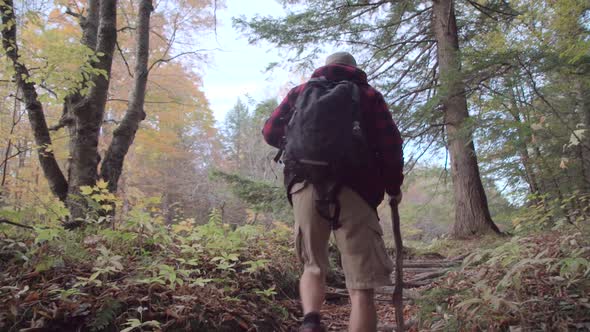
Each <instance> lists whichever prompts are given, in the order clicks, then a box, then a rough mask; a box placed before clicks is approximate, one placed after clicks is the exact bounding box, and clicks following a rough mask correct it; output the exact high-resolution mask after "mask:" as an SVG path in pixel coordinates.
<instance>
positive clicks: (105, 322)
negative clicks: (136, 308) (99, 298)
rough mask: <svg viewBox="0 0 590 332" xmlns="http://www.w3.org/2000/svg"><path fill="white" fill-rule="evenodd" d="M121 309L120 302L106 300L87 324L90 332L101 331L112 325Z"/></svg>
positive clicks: (110, 299)
mask: <svg viewBox="0 0 590 332" xmlns="http://www.w3.org/2000/svg"><path fill="white" fill-rule="evenodd" d="M122 307H123V305H122V304H121V302H119V301H117V300H115V299H112V298H109V299H106V300H105V302H104V304H103V305H102V307H101V308H100V310H99V311H98V312H97V313H96V316H95V317H94V320H93V321H92V323H90V324H89V326H90V329H91V331H93V332H97V331H103V330H105V329H106V328H107V327H109V326H110V325H111V324H113V323H114V322H115V319H116V318H117V316H118V315H119V313H120V312H121V309H122Z"/></svg>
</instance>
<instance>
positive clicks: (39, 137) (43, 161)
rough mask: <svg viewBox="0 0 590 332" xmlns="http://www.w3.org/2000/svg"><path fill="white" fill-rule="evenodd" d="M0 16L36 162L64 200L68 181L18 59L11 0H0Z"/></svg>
mask: <svg viewBox="0 0 590 332" xmlns="http://www.w3.org/2000/svg"><path fill="white" fill-rule="evenodd" d="M0 15H2V24H3V25H4V27H5V28H4V29H3V30H2V46H3V48H4V50H5V51H6V55H7V57H8V59H10V61H11V62H12V65H13V67H14V71H15V75H14V78H15V80H16V84H17V86H18V87H19V88H20V90H21V92H22V96H23V100H24V102H25V107H26V110H27V115H28V117H29V123H30V124H31V128H32V130H33V135H34V137H35V144H36V146H37V153H38V156H39V164H40V165H41V168H42V169H43V173H44V174H45V177H46V178H47V181H48V182H49V187H50V188H51V191H52V192H53V194H55V195H56V196H57V197H58V198H59V199H60V200H62V201H66V198H67V193H68V191H67V190H68V184H67V182H66V178H65V177H64V175H63V173H62V171H61V169H60V168H59V165H58V164H57V161H56V160H55V156H54V154H53V151H52V150H51V137H50V136H49V129H48V128H47V122H46V120H45V114H44V113H43V106H42V105H41V103H40V102H39V98H38V96H37V91H36V90H35V86H34V84H33V83H32V82H30V81H28V78H29V76H30V75H29V71H28V69H27V68H26V67H25V66H24V65H23V64H21V63H20V62H19V54H18V45H17V43H16V18H15V13H14V5H13V0H4V1H2V2H0Z"/></svg>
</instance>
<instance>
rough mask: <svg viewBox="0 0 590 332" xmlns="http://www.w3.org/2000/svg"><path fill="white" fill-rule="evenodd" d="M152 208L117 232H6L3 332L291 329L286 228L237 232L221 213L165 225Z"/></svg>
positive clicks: (140, 209)
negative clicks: (198, 220)
mask: <svg viewBox="0 0 590 332" xmlns="http://www.w3.org/2000/svg"><path fill="white" fill-rule="evenodd" d="M153 203H156V201H149V200H147V201H146V202H145V204H138V205H137V206H136V207H135V208H134V209H133V210H132V211H131V212H130V213H129V214H128V216H127V217H126V218H125V219H124V221H123V222H121V223H119V224H116V225H114V224H109V225H108V226H107V225H105V224H104V221H105V220H104V219H103V220H98V218H97V219H93V220H87V221H86V225H85V227H84V228H83V229H81V230H77V231H67V230H64V229H62V228H60V227H35V230H34V231H32V232H29V231H20V230H19V231H14V230H10V231H7V230H6V229H3V234H4V236H3V237H1V238H0V258H1V259H0V271H1V272H0V279H1V280H0V330H2V331H18V330H21V329H27V328H29V329H30V328H34V329H39V330H43V331H69V330H83V331H126V332H128V331H151V330H158V331H159V330H163V331H191V330H192V331H240V330H244V331H245V330H250V329H257V330H259V331H282V330H287V329H288V327H289V322H292V321H295V320H294V319H292V312H293V311H294V310H296V309H295V308H296V305H295V303H294V302H293V301H292V300H291V298H293V297H295V296H296V294H293V289H296V287H293V286H294V284H295V281H296V274H297V269H298V265H297V263H296V261H295V260H294V258H293V255H292V252H291V250H290V248H291V244H290V238H291V233H292V232H291V229H290V228H289V227H288V226H287V225H284V224H281V223H275V224H274V225H273V227H270V228H264V227H262V226H253V225H246V226H242V227H238V228H236V229H235V230H232V229H231V227H229V225H225V224H223V223H222V221H221V217H220V213H219V212H218V211H213V212H212V213H211V216H210V219H209V221H208V222H207V223H206V224H204V225H196V224H195V221H194V220H191V219H186V220H183V221H181V222H180V223H178V224H175V225H165V224H164V223H163V222H162V218H161V217H160V216H159V215H158V210H157V208H156V207H155V204H153ZM97 215H98V214H97Z"/></svg>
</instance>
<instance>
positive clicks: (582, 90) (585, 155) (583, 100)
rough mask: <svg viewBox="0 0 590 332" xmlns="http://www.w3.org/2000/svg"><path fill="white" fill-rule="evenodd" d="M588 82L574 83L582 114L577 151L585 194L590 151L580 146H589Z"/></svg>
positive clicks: (589, 184)
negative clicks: (581, 133) (580, 136)
mask: <svg viewBox="0 0 590 332" xmlns="http://www.w3.org/2000/svg"><path fill="white" fill-rule="evenodd" d="M588 84H589V83H588V82H587V81H584V80H579V81H578V82H577V83H576V90H577V97H578V108H579V110H580V113H581V114H582V119H583V124H584V129H585V131H584V134H583V135H582V142H580V146H579V150H580V155H581V160H580V163H581V166H582V177H583V185H582V189H583V190H584V191H585V192H586V193H590V150H589V149H584V148H583V146H582V144H583V145H585V146H590V87H588Z"/></svg>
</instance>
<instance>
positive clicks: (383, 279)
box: [262, 52, 403, 332]
mask: <svg viewBox="0 0 590 332" xmlns="http://www.w3.org/2000/svg"><path fill="white" fill-rule="evenodd" d="M262 132H263V135H264V138H265V140H266V142H267V143H268V144H270V145H272V146H274V147H277V148H279V149H281V151H284V155H283V158H282V159H283V162H284V164H285V168H284V175H285V185H286V187H287V193H288V197H289V200H290V201H291V203H292V205H293V211H294V216H295V235H296V240H295V246H296V252H297V255H298V257H299V259H300V260H301V261H302V263H303V264H304V271H303V275H302V276H301V280H300V284H299V288H300V296H301V302H302V306H303V313H304V315H305V316H304V318H303V325H302V326H301V329H300V331H304V332H320V331H324V328H323V327H322V325H321V323H320V308H321V305H322V303H323V302H324V297H325V278H326V274H327V272H328V268H329V261H328V241H329V237H330V234H331V232H332V231H333V232H334V236H335V239H336V245H337V246H338V249H339V250H340V253H341V257H342V267H343V270H344V275H345V278H346V287H347V289H348V292H349V294H350V301H351V305H352V311H351V314H350V323H349V331H359V332H360V331H362V332H371V331H376V329H377V314H376V308H375V304H374V301H373V297H374V289H375V287H379V286H384V285H390V284H391V280H390V274H391V272H392V270H393V263H392V261H391V259H390V258H389V256H388V255H387V253H386V251H385V245H384V242H383V238H382V236H383V230H382V229H381V226H380V224H379V218H378V216H377V212H376V211H377V206H378V205H379V204H380V203H381V201H382V200H383V197H384V193H385V192H387V194H388V195H389V197H390V200H392V201H393V202H394V203H395V204H397V203H399V202H400V201H401V198H402V194H401V190H400V187H401V185H402V181H403V154H402V139H401V136H400V133H399V131H398V129H397V127H396V125H395V123H394V122H393V120H392V117H391V114H390V112H389V109H388V107H387V104H386V103H385V101H384V99H383V96H382V95H381V94H380V93H379V92H378V91H377V90H375V89H374V88H373V87H371V86H370V85H369V84H368V83H367V74H366V73H365V72H364V71H362V70H361V69H359V68H358V67H357V64H356V60H355V59H354V57H353V56H352V55H351V54H349V53H346V52H338V53H335V54H332V55H330V56H329V57H328V58H327V59H326V64H325V66H323V67H320V68H318V69H316V70H315V72H314V73H313V75H312V77H311V79H310V80H309V81H308V82H306V83H304V84H302V85H299V86H297V87H295V88H293V89H292V90H291V91H290V92H289V93H288V94H287V96H286V97H285V99H284V100H283V101H282V102H281V104H280V105H279V106H278V107H277V108H276V109H275V110H274V111H273V113H272V115H271V116H270V118H269V119H268V120H267V121H266V123H265V125H264V129H263V131H262ZM277 157H280V155H278V156H277ZM277 159H278V158H277Z"/></svg>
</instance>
